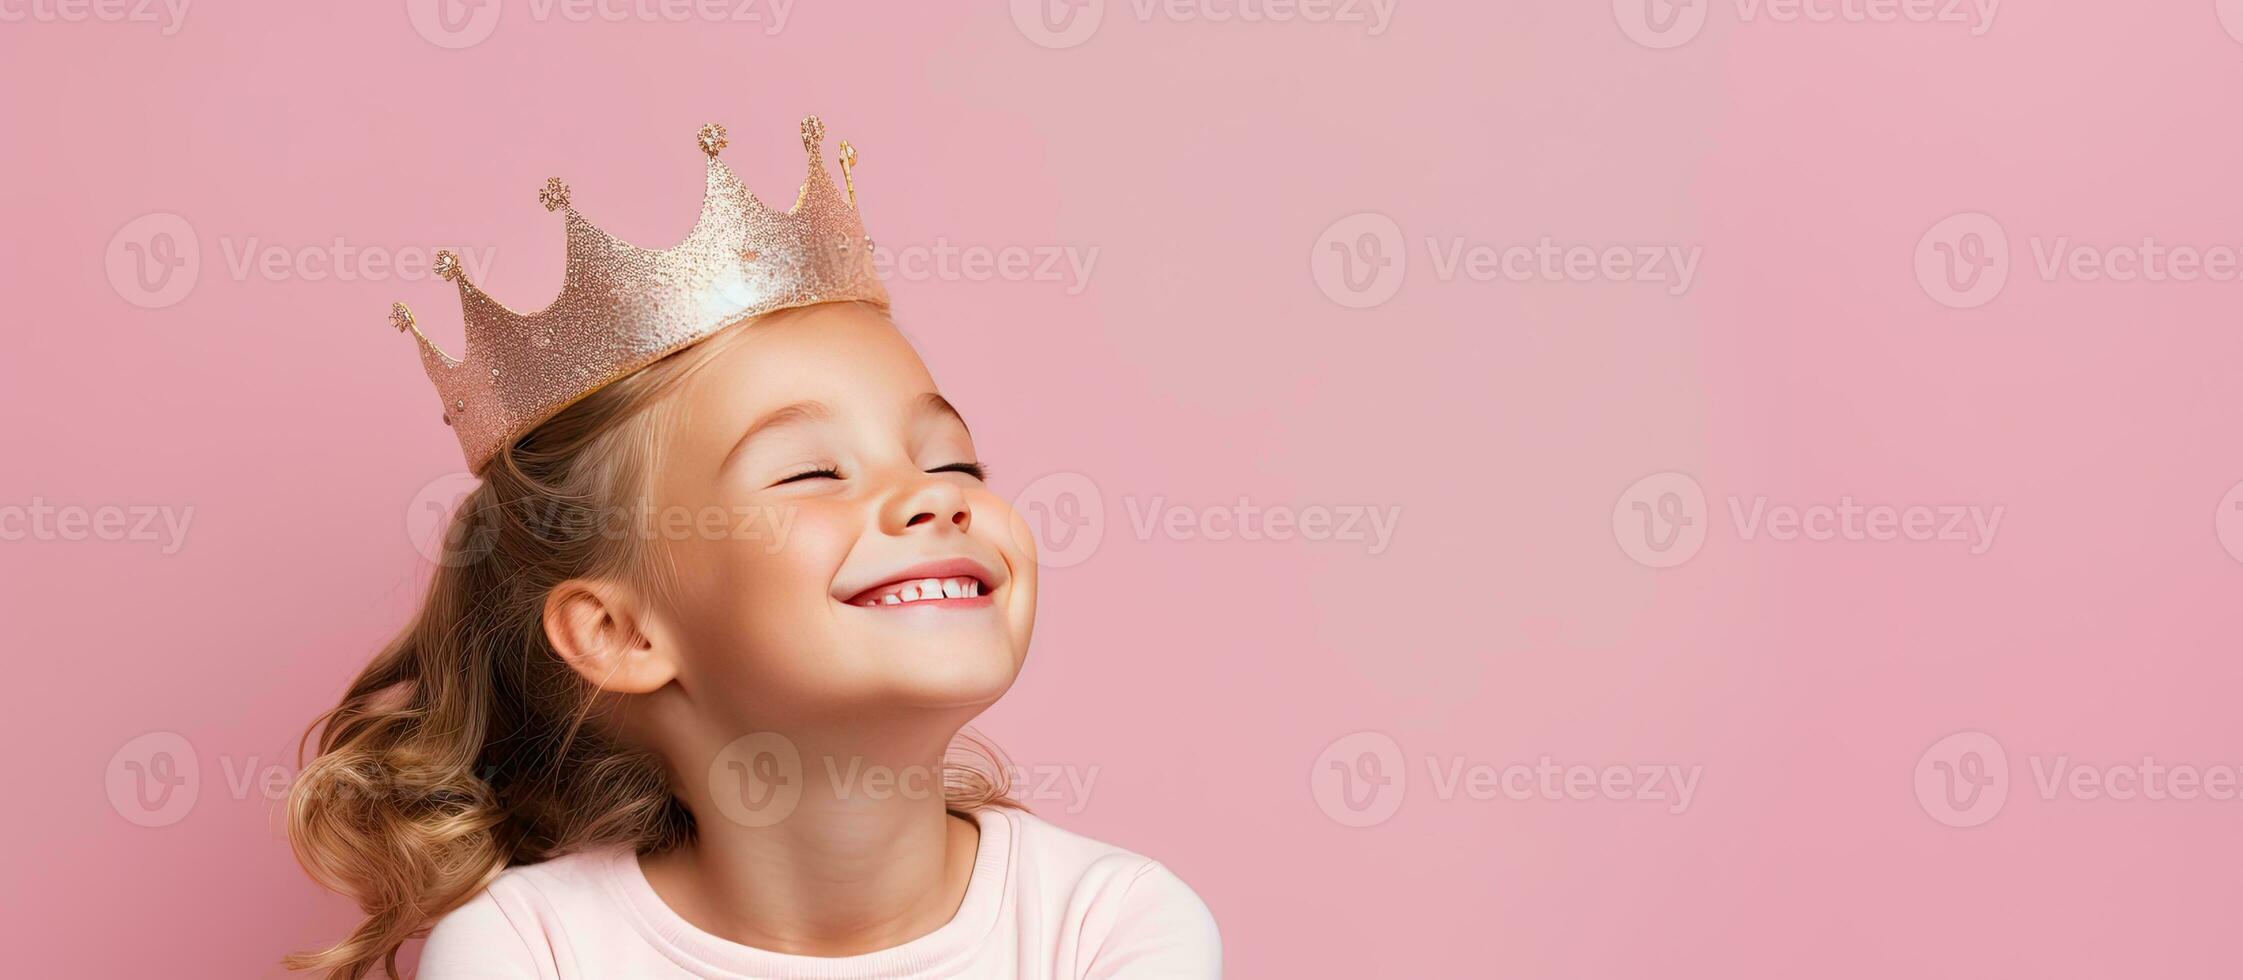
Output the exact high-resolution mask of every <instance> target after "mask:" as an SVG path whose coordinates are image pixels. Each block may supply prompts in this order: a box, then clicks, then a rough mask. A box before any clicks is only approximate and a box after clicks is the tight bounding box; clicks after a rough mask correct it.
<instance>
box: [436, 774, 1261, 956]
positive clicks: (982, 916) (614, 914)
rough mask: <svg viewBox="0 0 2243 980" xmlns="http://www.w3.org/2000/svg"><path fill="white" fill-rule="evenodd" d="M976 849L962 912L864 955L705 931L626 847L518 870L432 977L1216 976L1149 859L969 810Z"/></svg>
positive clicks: (1032, 820)
mask: <svg viewBox="0 0 2243 980" xmlns="http://www.w3.org/2000/svg"><path fill="white" fill-rule="evenodd" d="M974 818H975V820H976V822H978V823H979V824H980V825H981V846H980V850H979V852H978V853H977V854H976V855H975V857H974V869H973V878H972V880H971V881H970V882H968V884H967V885H966V897H965V900H964V901H963V902H962V903H960V904H959V906H958V914H957V915H956V916H955V917H954V918H952V919H951V920H950V921H949V922H948V923H946V924H944V925H943V926H942V928H940V929H936V930H935V931H933V932H931V933H928V934H927V935H924V936H921V937H919V938H917V939H914V940H912V941H910V942H907V943H904V944H903V945H901V946H895V947H891V948H889V949H883V950H879V951H877V952H872V953H864V954H861V955H857V956H842V957H818V956H795V955H789V954H784V953H773V952H767V951H765V950H760V949H756V948H754V947H751V946H743V945H741V944H739V943H735V942H731V941H728V940H725V939H720V938H718V937H716V936H713V935H711V934H709V933H706V932H702V931H701V930H700V929H697V928H695V927H694V926H693V925H692V924H691V923H688V922H686V921H685V920H684V919H682V918H680V917H679V916H678V914H677V913H676V912H673V911H671V910H670V907H669V906H668V905H665V904H663V902H662V899H661V898H660V897H659V896H657V895H655V893H654V888H653V887H652V886H650V885H648V884H647V881H646V876H645V875H644V874H643V873H641V872H640V870H639V862H638V857H637V855H635V854H633V853H631V852H630V851H629V850H626V849H615V850H605V851H593V852H588V853H583V854H572V855H569V856H567V857H561V858H556V859H554V860H551V861H547V862H544V863H542V864H533V865H525V866H523V867H519V868H511V869H508V870H507V871H506V872H505V873H504V874H501V875H499V877H498V879H497V880H496V881H493V882H492V883H491V887H489V888H488V889H485V890H484V891H483V893H482V894H480V895H477V896H475V898H473V899H471V900H469V901H468V903H467V904H466V905H463V906H461V907H459V908H458V909H456V910H454V911H453V912H452V913H451V914H450V915H446V916H445V917H444V918H443V919H442V920H440V921H439V922H437V924H436V928H435V929H434V930H433V931H432V932H430V933H429V937H428V944H427V945H426V946H425V947H424V948H423V949H422V952H421V967H420V977H421V978H422V980H463V978H473V980H502V978H515V977H522V978H527V977H537V978H541V980H580V978H583V980H590V978H610V977H633V978H638V977H647V978H656V977H724V978H741V977H774V978H792V977H805V978H844V977H927V978H933V977H1002V978H1027V977H1053V978H1057V977H1068V978H1075V977H1084V978H1088V977H1098V978H1105V977H1126V978H1136V977H1190V978H1201V977H1220V976H1221V975H1222V972H1223V966H1222V963H1223V952H1222V941H1221V939H1220V938H1219V937H1218V936H1217V935H1216V931H1215V918H1214V916H1212V915H1210V914H1209V913H1208V911H1207V905H1206V904H1205V903H1203V902H1201V901H1200V900H1199V896H1198V895H1195V894H1193V893H1192V890H1191V889H1190V888H1189V887H1187V886H1185V884H1184V882H1183V880H1182V879H1180V878H1177V877H1176V875H1174V874H1173V873H1171V872H1170V871H1169V870H1168V869H1167V868H1164V867H1161V865H1160V864H1159V863H1158V862H1156V861H1153V860H1151V859H1149V858H1144V857H1140V856H1138V855H1136V854H1132V853H1130V852H1128V851H1125V850H1122V849H1121V848H1118V847H1113V846H1110V845H1107V844H1101V843H1099V842H1097V841H1094V840H1091V839H1090V838H1087V837H1082V836H1079V835H1076V834H1072V833H1068V832H1067V831H1064V830H1061V829H1059V828H1057V827H1054V826H1052V825H1051V824H1048V823H1045V822H1044V821H1042V820H1039V819H1037V818H1036V817H1035V816H1034V815H1031V814H1028V813H1023V812H1020V811H1018V810H1010V809H1003V808H991V809H987V810H981V811H977V812H976V813H974Z"/></svg>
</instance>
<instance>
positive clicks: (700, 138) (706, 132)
mask: <svg viewBox="0 0 2243 980" xmlns="http://www.w3.org/2000/svg"><path fill="white" fill-rule="evenodd" d="M695 141H696V142H698V143H700V144H701V152H702V153H705V154H708V156H709V159H712V160H714V159H716V155H717V153H718V152H719V151H721V150H723V149H724V148H725V147H726V146H728V145H730V144H731V141H730V140H727V139H726V138H725V136H724V124H723V123H710V124H708V125H706V126H703V127H701V132H700V133H699V134H698V135H697V136H696V138H695Z"/></svg>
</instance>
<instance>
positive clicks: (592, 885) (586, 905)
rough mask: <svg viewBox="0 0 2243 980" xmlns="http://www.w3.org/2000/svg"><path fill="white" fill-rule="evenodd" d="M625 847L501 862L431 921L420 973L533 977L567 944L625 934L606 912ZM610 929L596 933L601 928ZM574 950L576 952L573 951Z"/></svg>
mask: <svg viewBox="0 0 2243 980" xmlns="http://www.w3.org/2000/svg"><path fill="white" fill-rule="evenodd" d="M632 858H633V855H632V852H631V851H630V850H629V849H628V848H621V847H617V848H605V849H598V850H589V851H583V852H579V853H575V854H568V855H564V856H561V857H556V858H553V859H551V860H547V861H541V862H538V863H536V864H525V865H518V866H516V867H512V868H508V869H506V870H505V871H502V872H500V873H499V875H498V877H496V878H494V879H492V881H491V883H490V884H489V885H487V886H485V887H484V888H483V890H482V891H481V892H478V893H477V894H476V895H475V897H474V898H471V899H469V900H468V901H467V903H466V904H464V905H461V906H460V907H459V908H456V909H453V910H452V911H451V912H449V913H447V914H445V915H444V916H443V917H441V918H439V919H438V920H437V921H436V925H435V927H434V928H432V929H430V930H429V934H428V942H427V943H426V944H424V945H423V946H422V947H421V966H420V973H419V975H420V976H422V977H433V978H443V977H491V978H500V980H504V978H512V977H539V976H544V975H545V971H544V970H543V969H542V968H541V964H553V963H556V962H569V961H570V960H571V959H572V958H573V957H572V950H571V947H580V948H581V947H592V948H598V947H603V946H612V945H617V944H621V943H623V942H624V941H625V940H626V939H627V938H628V932H627V930H619V929H618V928H617V927H618V926H619V925H620V923H619V922H618V919H617V917H616V916H615V915H613V914H612V910H613V908H614V902H615V891H614V886H613V884H612V879H613V876H614V874H615V872H616V869H617V867H618V864H619V862H621V861H624V860H629V859H632ZM611 931H613V932H616V933H617V934H616V935H613V936H607V935H602V933H605V932H611ZM579 951H580V950H579Z"/></svg>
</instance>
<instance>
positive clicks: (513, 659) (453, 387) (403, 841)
mask: <svg viewBox="0 0 2243 980" xmlns="http://www.w3.org/2000/svg"><path fill="white" fill-rule="evenodd" d="M823 135H824V133H823V127H822V126H821V125H819V124H818V122H817V120H816V119H815V117H813V118H811V119H809V120H806V121H805V122H804V124H803V145H804V148H805V150H806V151H807V152H808V153H809V155H810V174H809V179H808V180H807V181H806V182H805V183H804V185H803V188H802V192H801V195H800V196H799V198H798V199H797V201H796V203H795V206H794V207H793V208H792V209H791V210H789V211H786V212H778V211H774V210H771V209H769V208H766V207H764V206H763V205H762V204H761V203H759V202H757V201H755V199H754V198H753V196H752V195H749V194H748V193H747V191H746V190H745V188H743V187H742V186H741V185H740V184H739V182H738V181H737V179H736V178H734V177H733V176H732V174H731V172H730V171H729V170H728V169H727V168H725V167H724V166H723V164H721V163H720V162H718V161H717V153H718V151H720V150H721V149H723V147H724V144H725V137H724V132H723V130H722V129H721V127H713V126H712V127H706V128H704V129H703V131H702V134H701V141H700V142H701V147H702V149H703V151H704V152H705V153H706V154H707V155H708V196H707V198H706V200H705V202H704V206H703V213H702V217H701V221H700V222H699V223H698V224H697V225H696V227H695V229H694V231H693V233H692V234H691V235H690V236H688V238H687V239H686V241H685V242H683V243H681V244H680V245H678V246H676V247H674V248H671V249H662V250H648V249H640V248H637V247H635V246H631V245H628V244H626V243H623V242H620V241H618V240H616V239H614V238H612V237H609V236H607V235H606V234H605V233H603V232H600V231H599V230H598V229H597V228H594V227H593V226H591V225H590V224H589V223H588V222H586V221H584V219H583V218H582V217H581V216H579V215H578V214H577V213H576V211H575V209H574V208H573V207H572V206H571V205H570V204H569V201H568V189H567V187H566V186H565V185H562V184H560V182H559V181H558V180H556V181H552V182H550V183H549V184H548V185H547V188H546V192H545V194H544V195H542V197H543V199H544V200H545V203H546V206H547V207H548V208H549V209H560V210H564V211H565V212H566V214H565V217H566V218H567V231H568V241H569V246H568V247H569V275H568V281H567V283H566V284H564V286H563V288H562V292H561V296H560V297H559V298H558V299H557V300H556V301H555V302H554V303H553V305H552V306H550V307H548V308H547V309H545V310H542V311H539V312H536V313H528V314H522V313H516V312H514V311H512V310H509V309H507V308H505V307H504V306H501V305H499V304H497V303H496V302H494V301H492V300H490V298H489V297H487V296H485V295H484V294H482V293H481V292H480V290H478V289H476V288H475V287H474V286H473V285H472V284H470V283H469V282H467V281H466V279H465V278H464V277H463V276H461V275H460V273H459V270H458V267H457V263H456V262H445V261H442V260H440V262H439V269H440V271H441V272H442V273H443V274H444V275H445V277H446V278H450V279H454V280H456V281H457V282H458V283H459V288H460V293H461V298H462V303H463V306H464V308H465V317H466V320H467V326H468V342H467V349H466V353H465V355H464V356H463V357H460V358H456V359H455V358H453V357H451V356H449V355H446V354H444V353H443V352H442V351H439V350H437V349H436V348H435V346H434V345H433V344H431V343H429V342H428V341H427V339H426V338H425V337H421V336H420V333H419V330H418V328H417V327H416V326H415V325H414V323H413V320H412V315H411V313H410V312H409V311H407V310H406V309H405V308H404V307H403V306H402V305H400V306H398V307H397V308H396V309H395V310H394V312H393V320H394V321H395V323H396V325H397V326H398V328H399V329H400V330H410V331H411V332H412V333H413V335H414V336H415V337H416V339H418V340H419V342H420V346H421V351H422V357H423V361H424V364H425V366H426V367H427V369H428V373H429V375H430V378H431V379H432V380H433V381H434V382H435V383H436V387H437V389H438V392H439V395H440V396H441V398H442V399H443V403H444V414H445V421H446V422H447V424H450V425H451V426H452V427H453V428H454V429H455V432H456V434H457V435H458V436H459V438H460V442H461V446H462V448H463V449H464V450H465V452H466V454H467V460H468V465H469V467H470V469H471V470H473V471H474V472H475V473H476V474H477V475H478V476H479V477H480V478H481V483H480V484H479V485H478V486H477V488H476V489H475V491H474V492H473V493H471V494H470V495H469V496H468V498H467V499H466V500H465V501H464V502H463V503H462V504H461V506H460V508H459V510H458V514H457V516H456V517H455V518H454V526H453V528H452V530H451V533H450V534H449V535H448V540H447V544H446V551H445V554H444V556H443V560H442V561H440V562H439V563H438V565H439V567H438V568H437V570H436V574H435V577H434V580H433V581H432V582H431V584H430V587H429V591H428V595H427V598H426V600H425V603H424V605H423V607H422V609H421V611H420V613H419V614H418V616H416V617H415V619H414V620H413V622H412V623H411V624H410V625H409V626H408V627H407V628H406V629H405V630H404V632H403V633H402V634H401V635H400V636H399V637H398V638H397V639H396V640H394V641H393V642H392V643H391V644H390V646H389V647H388V649H386V650H385V651H383V652H382V653H381V654H380V655H379V656H378V657H376V658H375V660H374V662H373V663H372V664H371V665H370V666H369V667H367V669H366V670H365V672H364V673H363V674H361V675H360V677H359V678H358V679H357V681H356V682H354V683H353V684H352V685H351V687H350V689H349V691H348V693H347V694H346V695H345V696H344V698H343V700H342V703H341V704H340V705H339V706H337V707H336V708H334V709H332V710H331V711H329V712H328V713H327V714H326V715H325V716H324V717H323V718H322V719H321V722H320V725H319V727H318V732H319V755H318V757H317V758H316V759H315V760H313V761H312V762H311V763H309V764H308V765H307V766H306V767H305V769H304V773H303V776H302V777H301V779H300V780H299V781H298V783H297V785H296V787H295V789H294V792H293V795H292V797H291V801H290V829H291V839H292V842H293V843H294V846H295V848H296V851H297V853H298V856H299V857H300V859H301V860H302V861H303V863H304V865H305V867H306V868H307V869H308V870H309V871H310V872H311V873H312V875H313V876H315V877H316V878H318V879H319V880H320V881H321V882H322V883H323V884H326V885H327V886H329V887H331V888H334V889H336V890H338V891H341V892H343V893H345V894H347V895H350V896H351V897H353V898H354V899H356V900H357V901H358V903H359V904H360V906H361V907H362V908H363V909H364V910H365V913H366V919H365V921H364V922H363V923H362V924H361V925H360V926H359V927H358V928H357V929H356V930H354V931H353V932H352V933H351V934H350V935H349V936H348V937H346V938H345V939H344V940H343V941H342V942H340V943H339V944H337V945H335V946H333V947H332V948H329V949H326V950H324V951H320V952H316V953H309V954H304V955H301V956H298V957H294V958H292V960H291V965H293V966H296V967H299V968H306V969H322V970H326V971H327V972H328V975H329V976H332V977H351V978H356V977H362V976H366V975H368V974H369V973H371V972H372V971H374V970H375V969H376V968H378V967H385V966H386V968H387V969H388V970H389V972H391V973H395V972H396V957H397V953H398V950H399V948H400V946H401V944H403V943H404V942H405V941H406V940H407V939H409V938H410V937H412V936H413V935H415V934H417V933H418V932H419V931H421V930H424V929H428V928H429V927H430V925H431V924H432V923H433V924H434V928H433V931H431V932H430V934H429V936H428V941H427V943H426V945H425V947H424V949H423V952H422V956H421V967H420V976H422V977H424V978H428V980H447V978H462V977H475V978H491V977H540V978H552V977H570V978H574V977H683V976H706V977H823V978H837V977H955V976H974V977H1141V976H1142V977H1213V976H1218V975H1219V974H1220V962H1221V954H1220V943H1219V940H1218V937H1217V933H1216V927H1215V923H1214V920H1213V918H1212V917H1211V916H1210V915H1209V913H1208V911H1207V908H1206V906H1205V905H1204V904H1203V903H1202V902H1201V901H1200V900H1199V898H1198V897H1197V896H1196V895H1194V894H1193V893H1192V891H1191V889H1190V888H1188V887H1187V886H1185V884H1184V883H1183V882H1182V881H1181V880H1179V879H1178V878H1177V877H1176V876H1175V875H1174V874H1172V873H1170V872H1169V871H1168V870H1167V869H1165V868H1164V867H1162V866H1161V865H1160V864H1158V863H1157V862H1154V861H1151V860H1149V859H1147V858H1144V857H1141V856H1138V855H1136V854H1132V853H1130V852H1128V851H1124V850H1121V849H1119V848H1115V847H1112V846H1109V845H1106V844H1101V843H1099V842H1097V841H1093V840H1089V839H1087V838H1083V837H1080V836H1077V835H1075V834H1071V833H1068V832H1067V831H1064V830H1061V829H1059V828H1057V827H1054V826H1052V825H1050V824H1047V823H1045V822H1043V821H1042V820H1039V819H1037V818H1036V817H1034V816H1032V815H1030V814H1029V813H1027V812H1025V811H1024V810H1023V809H1021V808H1020V807H1019V806H1018V804H1016V803H1014V802H1013V801H1012V800H1011V799H1010V798H1009V797H1008V796H1007V795H1006V793H1005V787H1004V785H1003V784H1002V782H1001V781H1000V779H999V778H996V777H994V776H993V773H995V772H998V771H1001V765H1000V764H999V763H998V760H997V759H996V758H995V757H994V754H993V751H992V750H990V749H988V747H987V746H986V745H984V744H983V743H980V742H979V741H978V740H976V739H974V738H973V737H972V736H971V735H970V733H969V734H962V731H963V729H964V726H965V725H966V724H967V723H968V722H969V721H971V720H972V719H973V718H974V717H975V716H976V715H978V714H979V713H980V712H981V711H982V710H983V709H985V708H987V707H988V706H989V705H990V704H991V703H993V702H995V701H996V699H997V698H998V697H999V696H1000V695H1002V694H1003V693H1004V692H1005V690H1006V689H1007V688H1008V687H1010V686H1011V684H1012V682H1013V679H1014V678H1015V677H1016V676H1017V675H1018V673H1019V671H1020V667H1021V663H1022V661H1023V659H1024V658H1025V657H1026V655H1027V651H1028V641H1029V635H1030V633H1031V631H1032V628H1033V624H1034V620H1035V609H1036V558H1035V554H1034V548H1033V544H1032V538H1031V536H1030V534H1029V532H1028V530H1027V528H1026V527H1025V525H1024V524H1022V522H1021V521H1020V519H1019V518H1018V517H1017V516H1016V515H1014V514H1013V512H1012V511H1011V509H1010V508H1009V507H1008V506H1007V505H1006V503H1005V501H1004V500H1003V498H1001V497H999V496H997V495H996V494H994V493H992V492H991V491H990V490H989V488H988V486H987V484H986V483H985V482H984V477H985V476H986V474H985V472H984V471H983V469H982V465H981V462H980V460H979V457H978V456H977V454H976V453H975V451H974V444H973V438H972V435H971V434H970V432H969V430H968V428H967V426H966V422H965V420H964V418H962V417H961V416H960V414H959V412H958V411H957V410H956V409H955V408H954V407H952V405H951V403H950V402H949V401H947V400H946V399H945V398H944V397H943V396H942V394H941V393H940V392H939V390H938V389H937V388H936V386H935V383H934V379H933V378H932V377H931V376H930V375H929V374H928V372H927V368H926V366H925V365H924V364H923V363H921V361H920V359H919V357H918V355H917V354H916V352H914V351H913V349H912V347H911V346H910V344H909V343H908V342H906V341H905V339H904V338H903V336H902V335H901V334H899V333H898V332H897V330H896V329H895V327H894V325H893V324H892V322H891V321H890V319H889V316H888V313H887V296H886V293H885V291H884V289H883V288H882V287H881V285H880V283H879V281H878V279H877V277H875V276H874V275H873V274H872V272H871V269H870V263H869V261H868V260H869V249H870V242H869V241H868V240H866V239H865V238H864V235H863V230H862V227H861V225H860V224H859V223H858V219H857V215H856V208H855V201H854V181H853V179H849V178H850V177H851V170H852V168H853V166H854V163H855V153H854V151H853V150H852V149H851V148H850V147H849V145H848V144H847V143H846V142H844V143H842V144H841V162H842V173H843V176H844V178H845V183H844V187H846V190H844V187H837V186H836V185H835V184H834V183H833V182H832V180H831V179H830V178H829V177H828V176H827V174H826V170H825V167H824V165H823V163H822V162H821V161H820V158H819V157H820V144H821V142H822V138H823ZM620 513H648V514H652V515H655V517H656V518H657V519H656V520H654V521H650V522H638V521H633V522H625V524H624V525H623V526H626V527H629V528H633V529H637V530H635V531H634V532H632V533H620V534H619V533H615V528H616V527H617V526H618V524H617V522H616V521H614V520H612V517H613V515H615V514H620ZM712 514H713V515H718V516H719V517H720V518H723V517H726V516H728V515H749V516H750V517H751V518H752V522H751V524H752V523H754V522H760V527H753V526H751V531H753V532H754V533H750V534H740V533H737V531H736V524H735V522H734V521H733V520H729V519H720V520H715V521H708V520H702V519H698V518H699V517H701V516H702V515H712ZM680 515H683V518H682V519H678V520H671V519H669V518H673V517H679V516H680ZM650 527H651V528H658V529H660V530H657V531H646V530H645V529H646V528H650ZM680 529H683V530H682V533H673V532H678V531H680Z"/></svg>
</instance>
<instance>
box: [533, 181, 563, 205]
mask: <svg viewBox="0 0 2243 980" xmlns="http://www.w3.org/2000/svg"><path fill="white" fill-rule="evenodd" d="M537 203H539V204H543V205H545V210H547V211H558V210H560V209H561V208H565V207H568V206H569V185H567V184H564V183H561V178H559V177H547V178H545V188H544V189H543V190H540V191H538V192H537Z"/></svg>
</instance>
